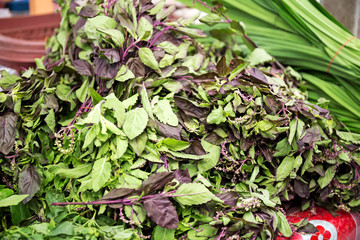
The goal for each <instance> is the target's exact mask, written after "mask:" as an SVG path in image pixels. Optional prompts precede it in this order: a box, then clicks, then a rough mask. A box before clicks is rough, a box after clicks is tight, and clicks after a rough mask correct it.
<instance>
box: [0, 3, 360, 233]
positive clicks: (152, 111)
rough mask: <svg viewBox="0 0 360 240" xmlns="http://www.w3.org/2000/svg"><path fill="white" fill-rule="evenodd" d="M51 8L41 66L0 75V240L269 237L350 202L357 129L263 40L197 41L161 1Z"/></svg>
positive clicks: (353, 200) (354, 194) (354, 197)
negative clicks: (299, 83) (305, 86)
mask: <svg viewBox="0 0 360 240" xmlns="http://www.w3.org/2000/svg"><path fill="white" fill-rule="evenodd" d="M60 4H61V6H62V15H63V20H62V24H61V27H60V29H59V30H58V33H57V34H56V35H55V36H53V37H52V38H51V39H50V40H49V49H48V51H47V53H46V55H45V56H44V57H43V59H38V60H37V68H36V69H29V70H27V71H26V72H24V73H23V75H22V76H21V77H15V76H12V75H7V74H6V73H4V72H3V73H2V78H1V79H0V87H1V88H2V89H3V90H2V91H1V93H0V96H1V98H0V99H1V116H0V122H1V124H0V126H1V127H0V134H1V135H0V141H1V143H2V144H1V149H0V152H1V153H0V157H1V158H0V161H1V164H2V165H1V175H2V179H1V180H2V182H3V185H1V188H0V193H1V195H0V211H1V212H0V214H1V216H2V220H3V221H2V223H3V224H2V228H3V231H2V233H1V237H2V239H24V238H26V239H147V238H152V239H155V240H158V239H159V240H160V239H228V238H232V239H241V238H242V239H269V238H270V239H275V238H276V236H278V235H284V236H290V235H291V234H292V232H293V231H294V230H296V229H300V228H302V229H304V227H307V226H308V222H307V221H306V220H304V221H302V222H300V223H298V224H291V225H290V224H289V223H288V222H287V220H286V214H287V213H289V212H291V211H292V210H293V209H299V208H302V209H303V210H304V209H307V208H312V207H314V206H315V205H321V206H324V207H327V208H328V209H336V207H338V208H342V209H345V210H350V208H354V209H356V208H357V207H358V206H359V205H360V202H359V201H358V195H359V186H358V182H359V175H358V174H359V163H360V162H359V155H358V153H357V152H356V150H357V149H358V145H359V143H360V139H359V138H358V136H357V135H356V134H352V133H349V132H342V131H339V130H338V126H337V124H336V122H335V121H334V120H333V119H332V118H331V116H330V113H329V111H328V110H326V109H325V108H324V107H326V103H327V102H326V101H320V102H319V104H318V105H314V104H311V103H309V102H308V101H307V100H306V98H305V95H304V93H303V92H301V91H300V90H299V89H297V88H296V87H294V85H293V83H292V80H293V78H294V76H296V73H295V72H294V71H293V70H291V69H284V68H283V67H282V66H281V65H280V64H278V63H277V62H276V61H274V59H273V58H272V57H271V56H270V55H268V54H267V53H266V52H265V51H264V50H262V49H253V48H251V50H252V52H251V53H250V54H249V55H248V56H247V57H246V59H243V58H240V57H238V56H239V55H240V54H244V51H243V50H244V49H245V48H244V47H243V46H239V45H233V48H226V44H224V43H221V42H216V43H213V44H211V45H205V44H204V45H202V44H200V42H201V41H199V40H197V38H199V37H205V35H204V34H203V33H201V32H199V31H197V30H194V29H190V28H187V26H188V25H189V24H190V23H192V21H193V19H190V20H179V21H176V22H171V21H167V20H166V17H167V16H168V15H169V14H170V13H171V11H172V9H163V4H164V3H163V2H160V3H159V4H158V5H156V6H154V5H153V4H152V3H151V2H150V1H146V0H142V1H130V0H128V1H119V2H117V1H104V2H103V1H97V2H93V3H87V4H86V5H84V6H82V7H80V6H77V5H75V4H73V3H70V2H68V1H63V2H60ZM195 18H196V16H194V19H195ZM230 30H231V31H235V32H239V33H241V31H242V28H241V25H240V23H237V22H233V23H232V24H231V29H230ZM243 37H244V38H245V39H247V37H246V35H243ZM202 42H206V41H202ZM248 43H249V44H248V46H250V47H251V44H252V42H251V41H250V40H249V42H248ZM230 46H231V45H230ZM224 55H225V56H226V57H225V56H224ZM295 203H301V205H296V204H295ZM63 206H66V207H63ZM306 229H308V228H306Z"/></svg>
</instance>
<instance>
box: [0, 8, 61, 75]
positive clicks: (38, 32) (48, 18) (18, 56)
mask: <svg viewBox="0 0 360 240" xmlns="http://www.w3.org/2000/svg"><path fill="white" fill-rule="evenodd" d="M60 21H61V17H60V15H59V14H47V15H39V16H22V17H12V18H3V19H0V52H1V54H0V65H3V66H6V67H10V68H13V69H16V70H18V71H20V70H21V69H22V68H28V67H30V66H35V65H34V59H35V58H38V57H41V56H42V55H43V54H44V52H45V41H46V39H47V38H48V37H50V36H51V35H52V34H53V33H54V29H55V28H56V27H58V26H59V24H60Z"/></svg>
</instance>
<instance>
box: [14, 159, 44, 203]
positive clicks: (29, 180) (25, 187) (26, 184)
mask: <svg viewBox="0 0 360 240" xmlns="http://www.w3.org/2000/svg"><path fill="white" fill-rule="evenodd" d="M41 182H42V178H41V176H40V174H39V173H38V171H37V170H36V168H35V167H34V166H33V165H29V166H28V167H25V168H24V169H23V170H22V171H21V172H20V174H19V191H20V194H29V196H27V197H26V198H25V199H24V200H23V203H24V204H26V203H27V202H29V201H30V200H31V199H32V198H33V196H34V195H35V194H36V193H37V192H38V191H39V190H40V185H41Z"/></svg>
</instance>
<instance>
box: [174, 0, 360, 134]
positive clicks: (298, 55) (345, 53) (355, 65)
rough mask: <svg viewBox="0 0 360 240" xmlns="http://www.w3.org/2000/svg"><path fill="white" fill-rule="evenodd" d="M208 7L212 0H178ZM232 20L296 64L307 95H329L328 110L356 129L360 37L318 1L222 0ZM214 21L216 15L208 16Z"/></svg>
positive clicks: (314, 97)
mask: <svg viewBox="0 0 360 240" xmlns="http://www.w3.org/2000/svg"><path fill="white" fill-rule="evenodd" d="M179 1H180V2H183V3H185V4H187V5H188V6H191V7H193V6H195V7H197V8H199V9H201V10H202V11H205V12H209V13H210V12H211V11H210V9H209V8H208V7H207V5H209V6H212V2H213V0H195V1H193V0H179ZM194 2H196V3H197V4H196V5H194ZM219 3H221V4H223V5H224V7H225V8H226V9H227V12H226V15H227V16H229V18H230V19H231V20H237V21H241V22H244V23H245V24H246V30H247V34H248V35H249V36H250V37H251V39H252V40H253V41H255V42H256V44H258V45H259V46H260V47H261V48H264V49H265V50H266V51H267V52H268V53H269V54H271V55H272V56H275V57H276V58H277V59H278V60H279V61H280V62H282V63H284V64H286V65H290V66H293V67H297V68H298V69H299V71H300V72H301V74H302V76H303V78H304V79H305V80H306V81H307V84H306V85H305V87H306V88H307V89H308V92H309V94H308V96H309V100H312V101H315V102H316V101H317V99H318V98H319V97H324V98H326V99H329V100H331V102H330V104H329V109H330V110H331V112H332V114H334V115H335V116H336V117H337V118H338V119H339V120H340V121H342V122H343V123H344V124H345V125H346V126H347V127H348V128H349V129H351V131H353V132H356V133H358V134H360V81H359V80H360V79H359V73H360V58H359V54H358V53H359V51H360V39H358V38H356V37H355V36H353V34H351V32H349V31H348V30H347V29H346V28H345V27H344V26H342V25H341V24H340V23H339V22H338V21H337V20H336V19H335V18H334V17H333V16H331V15H330V14H329V13H328V12H327V11H326V10H325V9H324V8H323V7H322V6H321V4H320V3H319V1H316V0H281V1H280V0H274V1H268V0H221V1H215V5H216V4H219ZM210 18H211V19H212V21H214V20H215V19H216V15H212V16H211V17H210Z"/></svg>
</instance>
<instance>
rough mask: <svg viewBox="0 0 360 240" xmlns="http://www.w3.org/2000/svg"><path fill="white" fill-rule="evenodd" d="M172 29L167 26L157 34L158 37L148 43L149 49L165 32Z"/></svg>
mask: <svg viewBox="0 0 360 240" xmlns="http://www.w3.org/2000/svg"><path fill="white" fill-rule="evenodd" d="M173 29H174V27H172V26H168V27H166V28H164V29H163V30H162V31H161V32H159V33H158V35H156V37H155V38H154V40H153V41H152V42H151V43H150V45H149V48H151V46H152V45H153V44H154V43H155V41H156V40H158V38H159V37H160V36H161V35H163V34H164V32H166V31H167V30H173Z"/></svg>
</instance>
